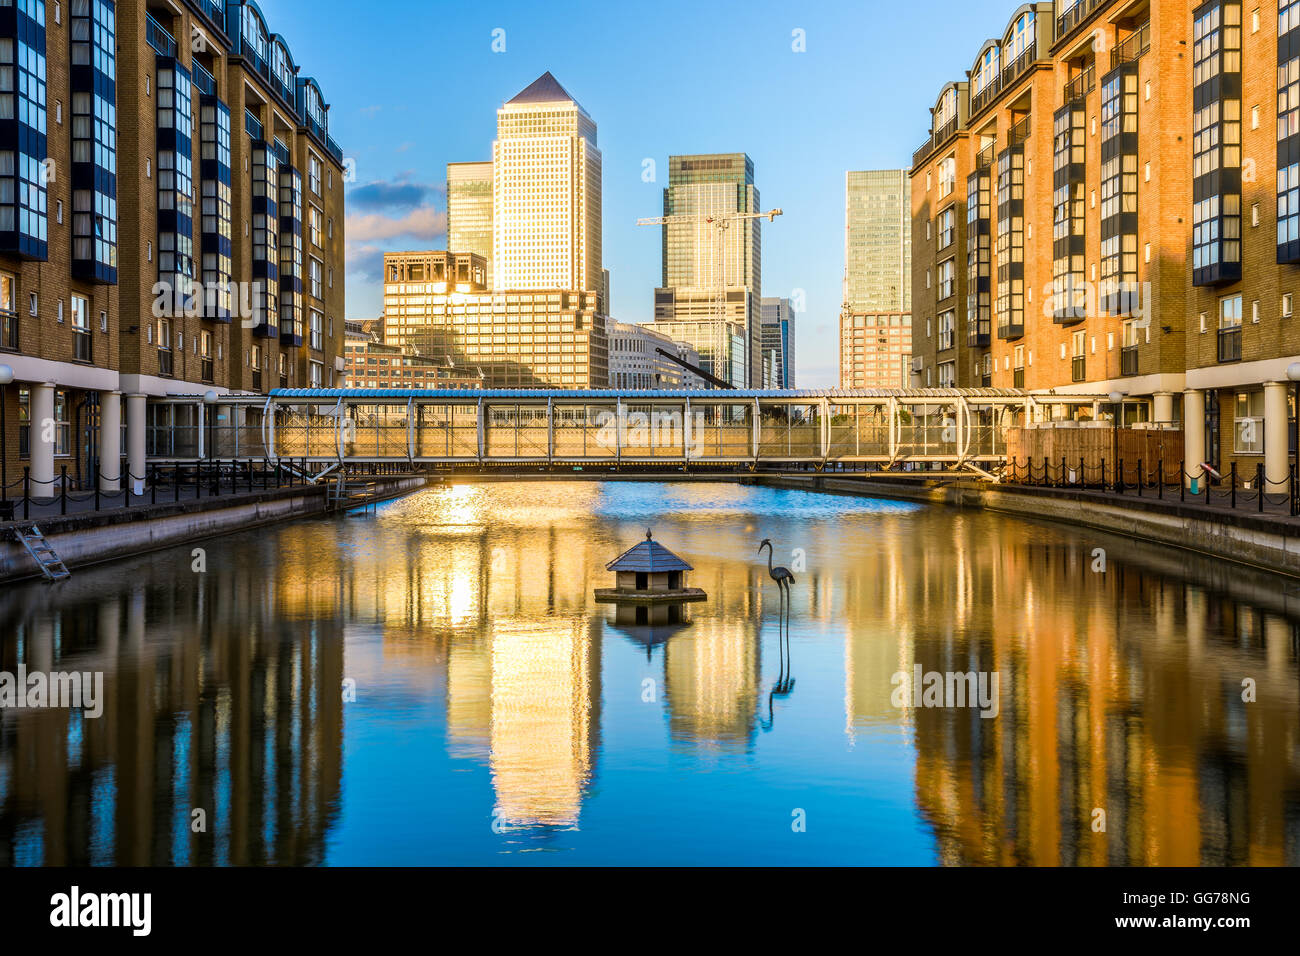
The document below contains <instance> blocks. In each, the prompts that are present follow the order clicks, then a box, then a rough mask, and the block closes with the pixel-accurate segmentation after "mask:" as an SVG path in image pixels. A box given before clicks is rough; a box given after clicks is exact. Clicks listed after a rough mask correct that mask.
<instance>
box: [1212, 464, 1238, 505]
mask: <svg viewBox="0 0 1300 956" xmlns="http://www.w3.org/2000/svg"><path fill="white" fill-rule="evenodd" d="M1228 478H1229V481H1230V482H1231V485H1232V497H1231V498H1229V499H1228V500H1229V501H1230V502H1231V503H1232V507H1234V508H1235V507H1237V463H1236V462H1235V461H1234V462H1233V463H1232V468H1230V469H1229V470H1228ZM1208 500H1209V498H1208V497H1207V498H1206V501H1208Z"/></svg>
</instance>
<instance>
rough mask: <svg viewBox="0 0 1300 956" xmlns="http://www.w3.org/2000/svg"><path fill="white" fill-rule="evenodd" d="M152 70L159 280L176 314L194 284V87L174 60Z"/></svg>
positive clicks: (164, 60) (159, 60)
mask: <svg viewBox="0 0 1300 956" xmlns="http://www.w3.org/2000/svg"><path fill="white" fill-rule="evenodd" d="M157 64H158V82H157V99H158V280H159V282H161V283H163V285H164V286H165V287H166V288H167V290H169V291H170V293H171V294H172V295H173V296H174V301H175V302H176V303H177V311H181V310H183V309H184V308H185V307H186V303H187V300H188V298H189V296H190V295H191V294H192V293H191V285H192V283H193V280H194V159H193V145H192V137H193V125H194V119H193V114H192V113H191V110H192V91H193V84H192V83H191V82H190V74H189V71H188V70H186V69H185V68H184V67H182V66H181V65H180V64H178V63H177V62H176V61H175V60H174V59H172V58H170V57H162V56H160V57H158V58H157Z"/></svg>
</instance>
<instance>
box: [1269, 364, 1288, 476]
mask: <svg viewBox="0 0 1300 956" xmlns="http://www.w3.org/2000/svg"><path fill="white" fill-rule="evenodd" d="M1287 387H1288V386H1287V384H1286V383H1285V382H1265V383H1264V478H1265V483H1264V491H1265V492H1267V493H1268V494H1282V493H1284V492H1288V491H1290V490H1291V486H1290V482H1289V480H1288V479H1289V478H1290V477H1291V468H1290V464H1291V450H1290V444H1291V443H1290V441H1289V440H1288V439H1289V436H1288V435H1287V425H1288V422H1287V419H1288V417H1289V415H1288V412H1289V409H1288V408H1287V400H1286V399H1287V394H1286V393H1287Z"/></svg>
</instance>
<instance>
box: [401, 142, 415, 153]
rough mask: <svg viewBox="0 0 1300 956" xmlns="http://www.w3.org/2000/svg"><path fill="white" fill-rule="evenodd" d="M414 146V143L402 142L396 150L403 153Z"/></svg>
mask: <svg viewBox="0 0 1300 956" xmlns="http://www.w3.org/2000/svg"><path fill="white" fill-rule="evenodd" d="M414 146H415V144H414V143H403V144H402V145H401V146H399V147H397V152H398V153H405V152H407V151H408V150H410V149H412V148H414Z"/></svg>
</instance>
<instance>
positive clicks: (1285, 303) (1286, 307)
mask: <svg viewBox="0 0 1300 956" xmlns="http://www.w3.org/2000/svg"><path fill="white" fill-rule="evenodd" d="M1282 318H1284V319H1289V318H1291V293H1290V292H1284V293H1282Z"/></svg>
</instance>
